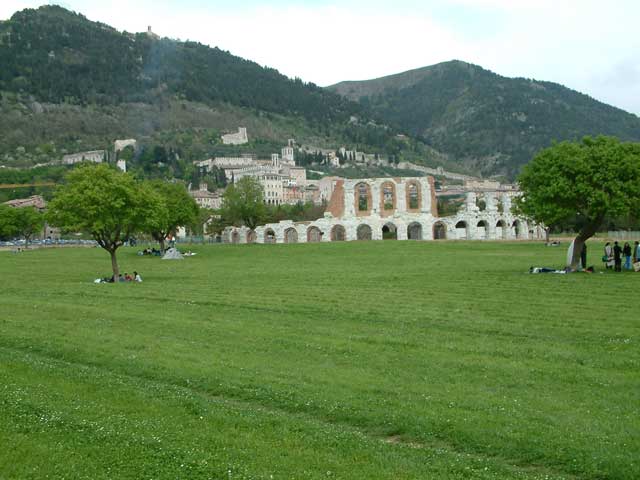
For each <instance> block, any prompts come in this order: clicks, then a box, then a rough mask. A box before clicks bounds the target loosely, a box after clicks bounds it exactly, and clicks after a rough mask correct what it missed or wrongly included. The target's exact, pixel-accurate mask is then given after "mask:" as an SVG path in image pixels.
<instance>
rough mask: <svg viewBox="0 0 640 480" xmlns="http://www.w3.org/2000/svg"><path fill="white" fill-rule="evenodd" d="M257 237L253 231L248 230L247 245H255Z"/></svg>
mask: <svg viewBox="0 0 640 480" xmlns="http://www.w3.org/2000/svg"><path fill="white" fill-rule="evenodd" d="M257 239H258V236H257V235H256V231H255V230H249V231H248V232H247V243H256V240H257Z"/></svg>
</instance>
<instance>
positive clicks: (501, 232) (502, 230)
mask: <svg viewBox="0 0 640 480" xmlns="http://www.w3.org/2000/svg"><path fill="white" fill-rule="evenodd" d="M496 238H501V239H504V238H507V229H506V224H505V223H504V220H498V223H496Z"/></svg>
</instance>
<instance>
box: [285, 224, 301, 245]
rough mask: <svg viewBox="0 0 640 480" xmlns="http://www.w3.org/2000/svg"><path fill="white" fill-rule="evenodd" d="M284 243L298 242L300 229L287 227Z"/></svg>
mask: <svg viewBox="0 0 640 480" xmlns="http://www.w3.org/2000/svg"><path fill="white" fill-rule="evenodd" d="M284 243H298V231H297V230H296V229H295V228H293V227H290V228H287V229H286V230H285V231H284Z"/></svg>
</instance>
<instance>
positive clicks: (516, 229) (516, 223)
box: [511, 220, 522, 238]
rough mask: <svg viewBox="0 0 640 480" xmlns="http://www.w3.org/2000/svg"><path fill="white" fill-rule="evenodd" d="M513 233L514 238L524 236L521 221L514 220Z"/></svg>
mask: <svg viewBox="0 0 640 480" xmlns="http://www.w3.org/2000/svg"><path fill="white" fill-rule="evenodd" d="M511 235H512V236H513V237H514V238H521V237H522V228H521V226H520V221H518V220H514V222H513V223H512V224H511Z"/></svg>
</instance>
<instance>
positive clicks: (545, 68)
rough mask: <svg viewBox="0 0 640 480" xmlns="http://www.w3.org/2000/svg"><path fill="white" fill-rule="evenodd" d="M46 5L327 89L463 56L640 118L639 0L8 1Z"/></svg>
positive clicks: (0, 1) (0, 12) (3, 10)
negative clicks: (193, 44)
mask: <svg viewBox="0 0 640 480" xmlns="http://www.w3.org/2000/svg"><path fill="white" fill-rule="evenodd" d="M44 3H56V4H58V5H61V6H63V7H66V8H68V9H70V10H74V11H76V12H79V13H82V14H83V15H85V16H86V17H87V18H89V19H90V20H95V21H100V22H103V23H106V24H109V25H111V26H113V27H115V28H117V29H118V30H126V31H129V32H139V31H146V29H147V27H148V26H151V27H152V29H153V31H154V32H155V33H157V34H159V35H161V36H166V37H171V38H175V39H180V40H194V41H198V42H201V43H204V44H207V45H210V46H217V47H219V48H221V49H223V50H228V51H230V52H231V53H233V54H234V55H238V56H240V57H243V58H247V59H250V60H253V61H255V62H257V63H259V64H261V65H265V66H269V67H273V68H276V69H278V70H279V71H280V72H281V73H283V74H285V75H287V76H289V77H299V78H301V79H302V80H304V81H307V82H313V83H315V84H317V85H321V86H327V85H332V84H334V83H337V82H340V81H343V80H366V79H371V78H377V77H381V76H385V75H390V74H394V73H399V72H403V71H406V70H411V69H414V68H420V67H424V66H428V65H433V64H436V63H439V62H443V61H448V60H453V59H457V60H463V61H466V62H469V63H474V64H477V65H480V66H482V67H484V68H486V69H488V70H491V71H493V72H495V73H498V74H500V75H504V76H508V77H526V78H534V79H537V80H547V81H553V82H557V83H561V84H563V85H565V86H567V87H569V88H572V89H575V90H578V91H580V92H583V93H586V94H587V95H590V96H591V97H594V98H596V99H598V100H600V101H603V102H605V103H608V104H611V105H614V106H616V107H619V108H622V109H624V110H627V111H629V112H632V113H635V114H636V115H640V32H639V31H638V27H637V23H638V19H640V1H638V0H610V1H608V2H603V1H595V0H448V1H447V0H440V1H437V0H394V1H379V0H369V1H364V0H342V1H335V0H334V1H323V0H308V1H297V2H293V1H290V0H271V1H269V2H264V1H258V0H248V1H240V2H234V1H232V0H225V1H210V0H60V1H56V2H46V1H45V0H39V1H33V0H0V19H7V18H9V17H10V16H11V15H12V14H13V13H14V12H16V11H18V10H22V9H24V8H34V7H37V6H40V5H42V4H44Z"/></svg>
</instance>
